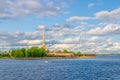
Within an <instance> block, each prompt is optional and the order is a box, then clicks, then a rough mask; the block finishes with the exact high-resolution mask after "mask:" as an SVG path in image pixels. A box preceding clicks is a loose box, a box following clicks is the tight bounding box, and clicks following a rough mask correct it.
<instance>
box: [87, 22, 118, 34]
mask: <svg viewBox="0 0 120 80" xmlns="http://www.w3.org/2000/svg"><path fill="white" fill-rule="evenodd" d="M88 34H95V35H104V34H120V25H118V24H109V25H106V26H105V27H104V28H100V27H97V28H95V29H91V30H90V31H88Z"/></svg>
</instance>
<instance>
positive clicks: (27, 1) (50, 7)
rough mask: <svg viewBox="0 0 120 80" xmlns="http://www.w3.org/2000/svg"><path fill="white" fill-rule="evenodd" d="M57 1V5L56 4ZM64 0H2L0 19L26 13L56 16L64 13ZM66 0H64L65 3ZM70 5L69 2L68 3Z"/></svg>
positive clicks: (0, 2) (0, 1)
mask: <svg viewBox="0 0 120 80" xmlns="http://www.w3.org/2000/svg"><path fill="white" fill-rule="evenodd" d="M56 3H57V5H56ZM61 3H63V1H58V2H56V0H52V1H51V0H50V1H49V0H48V1H47V0H0V19H9V18H10V19H11V18H17V17H20V16H26V15H29V14H30V15H31V14H32V15H35V16H39V17H43V16H55V15H58V14H61V13H62V14H63V13H64V12H65V11H63V7H61V5H63V4H61ZM65 3H66V1H64V4H65ZM68 5H69V4H68Z"/></svg>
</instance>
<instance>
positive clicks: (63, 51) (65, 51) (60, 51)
mask: <svg viewBox="0 0 120 80" xmlns="http://www.w3.org/2000/svg"><path fill="white" fill-rule="evenodd" d="M56 52H58V53H71V52H72V51H69V50H67V49H64V50H58V51H56Z"/></svg>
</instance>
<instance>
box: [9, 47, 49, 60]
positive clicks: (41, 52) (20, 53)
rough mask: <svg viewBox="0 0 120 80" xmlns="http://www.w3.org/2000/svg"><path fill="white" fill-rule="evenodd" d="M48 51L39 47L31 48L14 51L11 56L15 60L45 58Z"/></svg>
mask: <svg viewBox="0 0 120 80" xmlns="http://www.w3.org/2000/svg"><path fill="white" fill-rule="evenodd" d="M46 52H47V51H46V50H45V49H42V48H38V47H31V48H29V49H25V48H21V49H18V50H12V52H11V55H12V57H15V58H21V57H44V56H46Z"/></svg>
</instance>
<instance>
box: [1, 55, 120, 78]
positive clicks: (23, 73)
mask: <svg viewBox="0 0 120 80" xmlns="http://www.w3.org/2000/svg"><path fill="white" fill-rule="evenodd" d="M0 80H120V57H115V56H111V57H96V58H87V59H41V60H14V59H0Z"/></svg>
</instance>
